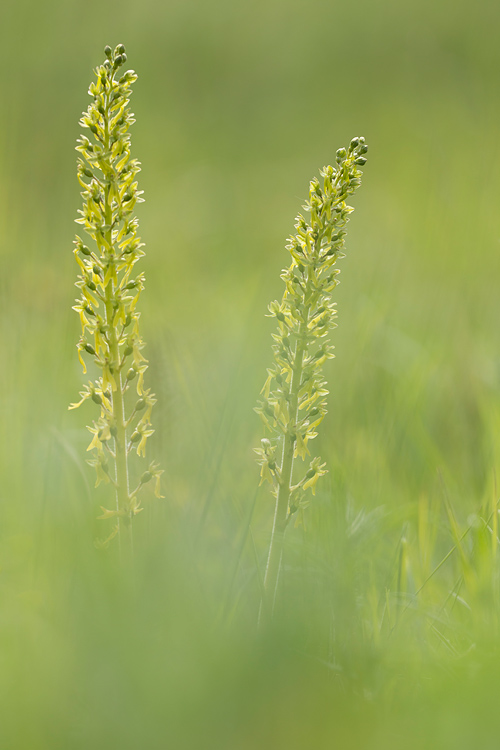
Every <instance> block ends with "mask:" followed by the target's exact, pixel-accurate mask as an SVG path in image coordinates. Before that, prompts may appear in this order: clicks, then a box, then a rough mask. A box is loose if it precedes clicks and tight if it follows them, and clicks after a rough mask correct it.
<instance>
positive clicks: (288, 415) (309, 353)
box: [255, 138, 368, 614]
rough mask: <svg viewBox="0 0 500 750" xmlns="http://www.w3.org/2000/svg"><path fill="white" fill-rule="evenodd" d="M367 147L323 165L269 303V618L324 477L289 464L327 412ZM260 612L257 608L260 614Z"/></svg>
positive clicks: (264, 403)
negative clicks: (347, 244) (272, 324)
mask: <svg viewBox="0 0 500 750" xmlns="http://www.w3.org/2000/svg"><path fill="white" fill-rule="evenodd" d="M367 151H368V146H367V145H366V144H365V139H364V138H353V140H352V141H351V143H350V145H349V147H348V148H347V149H345V148H341V149H339V150H338V151H337V165H336V167H335V168H334V167H325V168H324V169H323V170H322V172H321V177H322V178H323V179H322V182H320V181H319V180H318V179H317V178H315V179H313V180H312V182H311V183H310V187H309V200H308V201H307V203H306V205H305V206H304V209H305V211H307V212H308V214H309V217H308V219H306V218H305V217H304V216H302V215H301V214H299V215H298V216H297V219H296V222H297V223H296V224H295V228H296V230H297V231H296V234H295V235H293V236H292V237H290V238H289V240H288V244H287V246H286V247H287V249H288V250H289V252H290V254H291V256H292V262H291V265H290V266H289V268H287V269H286V270H285V271H283V273H282V274H281V278H282V279H283V281H284V282H285V292H284V294H283V299H282V300H281V302H277V301H275V302H271V304H270V305H269V313H270V317H274V318H276V320H277V323H278V330H277V332H276V333H274V334H273V339H274V344H273V347H272V348H273V352H274V364H273V366H272V367H271V368H270V369H269V370H268V371H267V372H268V377H267V380H266V382H265V384H264V387H263V389H262V392H261V395H262V400H261V401H260V402H259V405H258V407H256V409H255V411H256V412H257V413H258V414H259V415H260V416H261V418H262V421H263V422H264V425H265V427H266V428H267V429H268V430H269V432H270V433H271V439H268V438H264V439H263V440H262V441H261V447H260V448H257V449H256V453H257V454H258V462H259V464H260V466H261V484H262V482H265V481H267V482H269V484H270V485H271V491H272V493H273V495H274V496H275V498H276V508H275V515H274V524H273V531H272V536H271V545H270V548H269V557H268V562H267V568H266V575H265V580H264V592H265V601H264V603H263V604H264V610H266V612H267V614H271V613H272V609H273V607H274V599H275V595H276V588H277V583H278V577H279V570H280V565H281V555H282V550H283V537H284V534H285V529H286V527H287V524H288V522H289V520H290V518H291V517H292V516H293V515H294V514H295V513H300V514H301V513H302V511H303V509H304V508H305V507H306V506H307V505H308V504H309V502H310V500H309V497H308V492H307V491H308V490H309V489H310V490H311V492H312V494H313V495H314V493H315V491H316V482H317V481H318V479H319V477H321V476H322V475H323V474H326V471H325V464H322V463H321V460H320V459H319V458H313V459H312V461H311V462H310V464H309V467H308V468H306V467H304V468H303V469H302V470H301V472H300V473H301V474H302V476H301V478H297V477H296V478H295V481H292V478H293V476H294V474H295V473H299V472H294V459H296V458H301V459H302V460H306V457H307V456H308V455H309V443H310V441H311V440H313V439H314V438H315V437H316V436H317V434H318V433H317V428H318V425H319V424H320V423H321V421H322V420H323V417H324V416H325V414H326V396H327V395H328V391H327V389H326V382H325V380H324V378H323V375H322V367H323V364H324V363H325V361H326V360H327V359H330V358H331V357H333V356H334V355H333V346H331V344H330V343H329V341H328V339H327V338H326V337H327V335H328V333H329V331H330V329H332V328H334V327H336V323H335V322H334V319H335V317H336V309H335V303H334V302H332V300H331V295H332V292H333V290H334V288H335V287H336V285H337V284H338V283H339V282H338V278H337V274H338V273H339V270H338V269H336V268H335V264H336V262H337V260H338V259H339V258H343V257H344V253H343V249H344V238H345V235H346V231H345V227H346V225H347V222H348V221H349V214H350V213H351V212H352V211H353V210H354V209H353V208H351V207H350V206H348V205H347V203H346V200H347V199H348V196H349V195H351V194H352V193H354V192H355V190H357V188H358V187H359V186H360V184H361V174H362V172H361V170H360V169H359V167H362V166H363V165H364V164H365V163H366V157H365V154H366V152H367ZM261 613H262V609H261Z"/></svg>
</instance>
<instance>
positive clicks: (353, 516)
mask: <svg viewBox="0 0 500 750" xmlns="http://www.w3.org/2000/svg"><path fill="white" fill-rule="evenodd" d="M499 27H500V6H498V5H497V4H495V3H492V2H488V1H487V0H477V1H476V2H475V3H473V4H471V3H470V2H465V1H464V0H454V1H453V2H448V1H447V0H432V1H431V0H419V2H416V1H414V0H410V1H409V2H405V1H403V2H395V0H380V2H377V3H374V2H369V0H358V2H357V3H347V2H342V3H341V2H336V1H334V0H307V2H306V0H296V1H293V0H288V1H286V0H266V1H265V2H263V0H254V1H253V2H248V1H247V0H242V1H241V2H229V1H228V0H207V1H206V2H202V0H167V1H166V2H158V0H141V2H140V3H139V2H132V0H122V2H121V3H113V2H110V1H109V0H102V1H101V2H99V3H98V2H95V0H87V2H85V3H81V2H75V1H74V0H47V1H46V2H44V3H35V2H33V1H32V0H17V2H14V1H13V0H5V2H4V3H3V4H2V7H1V9H0V60H1V68H0V69H1V71H2V76H1V84H0V86H1V92H2V96H1V102H2V105H1V110H0V111H1V117H0V257H1V267H0V321H1V322H0V325H1V365H0V414H1V418H2V419H1V421H2V429H1V430H0V469H1V483H0V713H1V714H2V716H1V722H0V745H1V747H2V748H6V749H7V748H13V749H15V750H17V749H18V748H19V749H21V748H22V749H23V750H24V749H26V750H49V749H50V750H59V748H60V750H73V748H75V750H76V749H78V750H89V748H93V750H98V749H99V748H120V750H129V749H130V750H135V749H137V748H145V749H147V750H156V749H157V748H158V750H160V749H162V750H163V748H173V749H174V748H175V750H177V748H179V749H180V750H183V749H184V748H189V749H191V748H196V749H198V748H200V749H201V748H203V750H206V749H209V748H214V750H226V748H227V750H253V748H256V747H262V748H266V749H267V748H313V747H314V748H333V747H339V748H346V749H350V748H353V750H354V749H356V750H357V749H358V748H366V750H372V749H373V750H375V749H378V748H393V747H394V748H400V747H401V746H402V744H403V743H404V746H405V747H408V748H422V747H429V748H430V747H436V748H448V747H450V748H451V747H453V748H462V747H463V748H465V747H467V748H468V747H474V746H476V747H482V748H484V749H485V750H486V749H487V748H496V747H497V746H498V745H497V742H498V740H497V739H496V737H497V736H498V734H497V732H498V729H500V727H497V726H496V724H497V722H498V719H497V717H498V710H497V697H496V696H497V695H498V688H499V687H500V684H499V679H498V676H497V674H498V669H497V668H498V666H499V665H500V660H499V659H498V657H497V655H496V652H495V648H496V644H495V641H496V631H495V628H496V619H495V616H496V600H495V597H494V595H493V593H492V590H491V588H488V586H487V585H484V586H483V585H482V584H481V585H476V586H472V585H471V587H470V588H469V589H467V592H468V594H470V596H469V595H468V594H467V595H466V594H465V593H464V592H463V590H460V591H459V589H460V586H457V585H456V580H455V577H456V576H458V583H459V584H460V578H462V579H463V578H464V574H463V571H464V570H465V571H466V572H467V571H468V568H467V567H466V566H465V563H464V567H463V568H462V572H460V571H458V572H457V570H456V569H454V568H452V567H450V566H451V565H452V563H453V555H451V556H450V559H449V561H447V562H446V563H445V564H443V565H442V566H441V568H440V569H439V571H438V572H437V574H436V575H435V576H434V577H433V579H432V584H433V586H434V588H433V589H432V591H430V593H429V596H428V601H426V602H424V603H421V604H420V603H419V604H418V606H417V599H416V597H415V596H414V594H415V591H416V590H417V589H418V588H419V586H420V585H421V584H422V583H424V582H425V580H426V576H427V575H428V574H429V572H430V571H432V570H433V569H434V567H435V566H436V565H437V564H439V561H440V560H441V559H443V558H444V557H445V555H446V554H447V551H448V550H449V549H450V548H451V547H452V545H453V533H452V532H453V528H452V529H451V531H450V517H453V518H454V519H456V521H457V524H459V525H460V528H461V529H464V528H469V527H473V526H474V519H476V518H481V517H482V516H481V512H482V511H481V508H483V507H485V506H487V505H488V503H490V504H491V503H492V502H493V503H494V502H495V498H496V479H495V469H496V467H497V466H498V458H499V448H500V445H499V435H500V410H499V403H500V391H499V374H500V372H499V370H500V359H499V355H500V340H499V327H498V319H499V316H498V312H499V304H500V303H499V293H498V288H499V282H498V280H499V278H500V255H499V251H500V227H499V215H498V205H499V196H500V150H499V146H498V142H499V141H498V123H499V119H500V102H499V94H498V91H499V87H498V75H499V66H500V48H499V45H498V33H499ZM120 42H123V43H124V44H125V46H126V48H127V54H128V63H127V67H132V68H134V69H135V70H136V71H137V72H138V74H139V80H138V82H137V83H136V85H135V93H134V98H133V110H134V111H135V114H136V118H137V123H136V124H135V125H134V127H133V131H132V143H133V155H134V156H135V157H137V158H138V159H140V161H141V162H142V165H143V168H142V172H141V175H140V187H141V188H142V189H143V190H144V191H145V197H146V203H144V204H142V205H141V206H139V211H138V216H139V220H140V225H141V235H142V237H143V239H144V241H145V242H146V252H147V255H146V257H145V258H144V260H143V261H142V270H144V272H145V274H146V279H147V288H146V291H145V293H144V294H143V295H142V298H141V311H142V321H141V324H142V331H143V335H144V338H145V340H146V342H147V344H148V346H147V356H148V358H149V360H150V369H149V371H148V375H149V384H150V385H151V386H152V388H153V390H154V391H155V392H156V394H157V396H158V405H157V408H156V411H155V414H154V420H153V422H154V424H153V426H154V427H155V429H156V433H155V435H154V437H153V438H152V439H151V441H150V446H151V447H150V450H151V456H152V457H154V458H156V459H157V460H159V461H160V462H161V464H162V466H163V468H164V469H165V474H164V479H165V481H164V494H165V499H164V500H156V499H154V498H153V497H151V498H150V499H147V501H146V509H145V511H144V513H142V514H141V515H140V516H138V518H137V521H136V524H135V561H134V563H133V565H132V564H130V562H128V563H124V562H123V561H122V562H120V559H119V554H118V551H117V547H116V546H114V547H111V548H110V549H109V550H108V552H107V553H104V552H102V551H99V550H97V549H96V548H95V547H94V540H95V538H96V537H102V536H106V535H107V533H109V527H108V526H106V523H105V522H103V521H96V516H97V515H98V512H99V506H100V505H101V504H103V505H106V504H107V502H108V495H107V490H106V488H104V489H102V488H99V490H98V491H94V489H93V483H94V477H93V474H92V470H91V468H90V467H88V466H87V465H86V463H85V458H86V455H85V448H86V446H87V443H88V433H87V431H86V429H85V425H86V424H87V423H89V422H90V421H91V420H92V418H93V417H94V416H95V415H94V413H93V411H92V406H91V405H89V404H88V403H87V404H85V406H84V407H82V409H80V410H79V411H77V412H69V413H68V412H67V405H68V404H69V403H70V402H71V401H74V400H75V398H76V396H77V393H78V391H79V390H80V388H81V385H82V382H83V376H82V374H81V371H80V366H79V364H78V361H77V357H76V349H75V345H76V342H77V340H78V335H79V323H78V318H77V316H76V315H75V313H73V312H72V311H71V305H72V304H73V299H74V297H75V292H76V290H75V288H74V286H73V284H74V282H75V280H76V275H77V266H76V264H75V262H74V258H73V255H72V252H71V251H72V241H73V239H74V234H75V229H76V227H75V225H74V219H75V218H76V211H77V209H78V208H79V204H80V197H79V187H78V184H77V180H76V170H75V164H76V153H75V151H74V146H75V142H76V138H77V136H78V135H79V133H80V128H79V126H78V119H79V117H80V114H81V112H82V110H84V109H86V107H87V105H88V96H87V88H88V85H89V83H90V81H91V79H92V76H93V73H92V70H93V68H94V67H95V66H96V65H97V64H98V63H99V62H101V61H102V59H103V52H102V50H103V48H104V45H105V44H110V45H112V46H114V45H116V44H118V43H120ZM354 135H364V136H365V138H366V140H367V143H368V144H369V149H370V150H369V153H368V156H369V161H368V164H367V165H366V168H365V174H364V180H363V186H362V188H361V189H360V190H359V192H358V193H357V194H356V196H355V198H354V199H353V204H354V205H355V209H356V211H355V213H354V214H353V217H352V221H351V224H350V228H349V234H348V238H347V257H346V258H345V259H344V260H342V262H341V270H342V273H341V281H342V284H341V286H340V287H338V289H337V290H336V298H337V301H338V307H339V319H338V322H339V327H338V329H336V331H335V332H334V343H335V346H336V353H337V358H336V359H335V360H333V361H332V362H331V363H329V364H328V368H327V377H328V380H329V383H330V386H331V388H330V390H331V394H330V397H329V414H328V416H327V418H326V419H325V421H324V423H323V425H322V429H321V435H320V437H319V438H318V439H317V440H316V441H315V442H316V443H317V445H315V446H314V449H315V450H316V451H318V452H320V453H321V455H322V457H323V459H324V460H326V461H327V463H328V468H329V474H328V476H327V477H326V478H324V479H323V480H322V483H321V486H318V493H317V496H316V499H315V500H314V503H313V504H312V505H311V508H310V509H309V510H308V511H307V513H306V525H305V528H304V527H298V528H290V530H289V532H288V538H287V544H286V550H285V560H284V569H283V573H282V579H281V591H280V595H279V599H278V603H277V614H276V619H275V621H274V622H273V624H272V625H269V626H267V627H266V628H264V630H263V631H261V632H260V633H257V632H256V620H257V612H258V608H259V600H260V583H259V581H260V577H261V576H262V572H263V569H264V565H265V559H266V551H267V546H268V543H269V537H270V531H271V522H272V514H273V503H272V499H271V497H270V496H269V494H268V492H267V489H266V488H265V487H262V488H260V489H258V488H257V484H258V469H257V467H256V464H255V462H254V455H253V448H254V447H255V446H256V445H257V444H258V441H259V439H260V437H261V436H262V430H261V425H260V423H259V419H258V417H257V416H256V415H255V414H254V413H253V411H252V408H253V406H254V405H255V402H256V399H257V397H258V393H259V390H260V388H261V385H262V383H263V381H264V379H265V368H266V367H267V366H269V365H270V362H271V349H270V344H271V338H270V334H271V331H272V321H270V320H269V319H268V318H266V317H265V313H266V307H267V304H268V302H269V301H270V300H271V299H275V298H278V297H280V296H281V294H282V282H281V280H280V279H279V273H280V270H281V269H282V268H283V267H284V266H285V265H286V264H287V263H288V257H287V253H286V251H285V249H284V245H285V239H286V237H287V235H288V234H290V232H292V231H293V219H294V216H295V215H296V213H297V212H298V211H299V210H300V206H301V204H302V203H303V201H304V198H305V197H306V194H307V189H308V182H309V180H310V179H311V178H312V177H313V176H314V175H315V174H317V172H318V169H319V168H320V167H322V166H323V165H324V164H326V163H330V162H331V161H332V160H334V154H335V150H336V149H337V148H338V147H340V146H342V145H347V143H348V142H349V140H350V139H351V138H352V137H353V136H354ZM450 507H452V509H453V510H452V511H451V515H450ZM492 507H494V505H493V506H492ZM446 509H448V512H447V511H446ZM483 515H484V513H483ZM486 515H488V514H486ZM471 518H472V521H471V520H470V519H471ZM488 518H489V520H491V514H490V516H488ZM425 519H430V520H428V523H427V525H426V521H425ZM446 519H448V520H447V521H446ZM451 526H453V524H451ZM476 526H477V524H476ZM424 527H425V528H424ZM474 528H475V526H474ZM425 529H427V531H425ZM495 532H496V529H495ZM478 544H479V543H478V541H477V539H476V542H475V546H474V545H473V546H472V547H471V548H467V550H465V551H463V554H461V558H463V559H465V558H464V555H473V553H474V550H477V549H478V548H479V547H478ZM487 544H489V542H488V543H487ZM408 549H409V550H410V551H409V552H407V551H406V550H408ZM494 549H495V545H494V544H493V546H492V550H493V551H492V555H494ZM458 551H459V550H455V553H454V557H455V558H458V557H459V555H458ZM471 559H472V557H470V558H467V565H468V564H469V562H470V560H471ZM493 562H494V561H493ZM483 568H484V570H486V573H485V574H484V575H488V576H489V575H490V574H492V572H494V571H493V565H489V564H486V563H485V565H484V566H483ZM484 570H483V573H484ZM476 574H477V575H476ZM474 575H476V578H475V579H474V580H475V581H476V583H477V580H478V576H479V578H481V574H480V573H479V574H478V573H477V571H476V573H475V574H474ZM403 578H405V581H403V580H402V579H403ZM465 578H466V579H467V575H466V576H465ZM481 581H482V579H481ZM481 581H480V583H481ZM466 583H467V580H466ZM483 583H484V581H483ZM428 590H429V587H427V588H426V589H425V591H428ZM471 592H472V593H471ZM403 594H404V595H405V596H406V597H407V598H403V601H404V603H405V604H404V606H403V607H402V606H401V601H402V595H403ZM450 597H451V600H452V601H453V603H455V602H456V606H455V607H454V609H453V610H449V609H448V610H446V608H445V607H446V606H448V604H449V602H450ZM474 597H475V598H474ZM472 599H474V602H472ZM395 612H396V614H394V613H395ZM461 613H463V614H461Z"/></svg>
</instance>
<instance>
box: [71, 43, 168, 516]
mask: <svg viewBox="0 0 500 750" xmlns="http://www.w3.org/2000/svg"><path fill="white" fill-rule="evenodd" d="M104 52H105V55H106V60H105V61H104V63H103V64H102V65H101V66H100V67H98V68H97V70H96V76H97V81H96V82H94V83H91V85H90V88H89V94H90V96H91V97H92V102H91V104H90V105H89V107H88V110H87V112H84V113H83V116H82V118H81V120H80V125H81V126H82V127H84V128H87V129H88V130H89V131H90V134H91V136H90V138H88V137H86V136H85V135H82V136H80V138H79V140H78V146H77V151H79V153H80V155H81V156H80V157H79V159H78V180H79V182H80V184H81V186H82V188H83V192H82V193H81V195H82V198H83V209H82V210H80V211H79V214H80V218H79V219H77V220H76V221H77V223H79V224H81V225H82V226H83V227H84V228H85V231H86V233H87V234H88V235H89V237H90V240H91V242H89V244H90V245H91V247H87V245H85V244H84V242H83V240H82V239H81V238H80V237H78V236H77V238H76V241H75V251H74V253H75V257H76V260H77V263H78V265H79V266H80V276H79V278H78V281H77V283H76V286H77V287H78V288H79V290H80V295H81V296H80V298H79V299H78V300H77V302H76V305H75V306H74V308H73V309H74V310H76V312H77V313H78V314H79V316H80V321H81V326H82V335H81V338H80V341H79V343H78V347H77V348H78V357H79V359H80V362H81V363H82V366H83V370H84V372H86V371H87V369H86V364H85V360H84V357H86V356H90V357H91V358H92V359H93V361H94V363H95V365H96V366H97V368H98V369H99V371H100V375H99V377H98V378H97V379H96V380H95V381H94V382H89V383H88V385H87V386H85V388H84V390H83V391H82V392H81V393H80V396H81V400H80V401H79V402H78V403H76V404H72V405H71V407H70V408H76V407H78V406H80V404H81V403H82V402H83V401H85V400H86V399H91V400H92V401H93V402H94V403H96V404H97V405H98V406H99V407H100V416H99V418H98V419H97V420H96V421H95V422H94V424H93V426H92V427H89V430H90V432H91V433H92V436H93V437H92V441H91V443H90V445H89V448H88V450H93V452H94V457H93V458H92V460H91V461H89V463H91V464H92V465H93V466H94V467H95V469H96V472H97V485H98V484H99V483H100V482H102V481H104V482H110V483H111V484H113V485H114V486H115V488H116V499H117V503H116V508H115V509H113V510H105V509H103V510H104V514H103V516H101V518H116V519H117V521H118V523H119V519H120V518H124V519H130V518H131V517H133V516H134V515H135V514H137V513H139V512H140V510H141V507H140V503H139V500H138V498H137V495H138V491H139V490H140V489H141V487H142V486H143V485H144V484H146V483H147V482H149V481H150V480H151V479H152V478H155V480H156V481H155V488H156V494H157V496H161V495H160V487H159V478H160V475H161V473H162V472H161V470H160V469H159V468H158V466H157V464H155V463H152V464H151V465H150V466H149V468H148V470H147V472H145V473H144V474H143V475H142V477H141V479H140V481H139V483H138V486H137V487H136V489H134V490H133V491H130V489H129V476H128V455H129V453H130V452H131V451H132V450H133V449H134V450H135V451H136V452H137V454H138V455H139V456H141V455H142V456H144V455H145V446H146V440H147V438H148V437H149V436H150V435H152V433H153V430H152V429H151V423H150V419H151V410H152V408H153V405H154V404H155V403H156V399H155V398H154V394H152V393H151V392H150V390H149V389H146V388H145V387H144V373H145V371H146V369H147V366H148V364H147V360H146V359H145V357H144V356H143V354H142V349H143V347H144V342H143V340H142V338H141V336H140V333H139V316H140V313H138V312H137V302H138V300H139V296H140V293H141V291H142V290H143V288H144V275H143V274H142V273H139V274H138V275H134V271H135V268H134V267H135V264H136V263H137V261H138V260H139V259H140V258H141V257H142V256H143V255H144V251H143V250H142V247H143V243H142V242H141V240H140V237H139V236H138V234H137V232H138V221H137V218H136V217H135V216H134V215H133V214H134V208H135V205H136V204H137V203H140V202H142V200H143V199H142V198H141V194H142V191H140V190H139V189H138V184H137V181H136V175H137V173H138V172H139V171H140V164H139V162H138V161H137V160H136V159H132V158H131V156H130V134H129V132H128V130H129V127H130V125H132V123H134V122H135V120H134V116H133V114H132V113H131V111H130V108H129V102H130V94H131V87H132V84H133V83H134V82H135V81H136V79H137V76H136V74H135V73H134V71H132V70H128V71H126V72H125V73H124V74H123V75H119V73H118V70H119V68H121V66H122V65H123V64H124V63H125V61H126V59H127V56H126V54H125V48H124V46H123V45H122V44H119V45H118V46H117V47H116V49H115V50H114V51H112V50H111V48H110V47H106V48H105V50H104ZM133 390H135V391H136V396H135V398H133V397H132V391H133ZM128 391H130V393H129V394H127V392H128ZM129 402H130V403H129ZM127 410H128V411H129V415H128V416H126V413H127ZM97 485H96V486H97Z"/></svg>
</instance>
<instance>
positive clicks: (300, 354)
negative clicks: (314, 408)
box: [259, 310, 308, 620]
mask: <svg viewBox="0 0 500 750" xmlns="http://www.w3.org/2000/svg"><path fill="white" fill-rule="evenodd" d="M307 319H308V310H307V311H306V314H305V322H303V323H302V325H301V330H300V334H299V339H298V342H297V348H296V352H295V362H294V366H293V370H292V379H291V383H290V419H289V423H288V429H287V431H286V433H285V438H284V441H283V455H282V460H281V469H280V481H279V485H278V495H277V497H276V507H275V511H274V522H273V530H272V534H271V544H270V546H269V556H268V559H267V567H266V575H265V578H264V602H263V608H264V609H265V610H266V616H267V617H271V616H272V614H273V610H274V603H275V600H276V592H277V589H278V580H279V574H280V568H281V558H282V556H283V543H284V539H285V530H286V525H287V522H288V506H289V502H290V493H291V486H292V474H293V454H294V452H295V442H296V435H295V430H296V425H297V412H298V406H299V390H300V384H301V381H302V363H303V360H304V353H305V343H304V333H305V329H306V328H307ZM263 608H262V607H261V613H260V615H259V620H261V618H262V612H263Z"/></svg>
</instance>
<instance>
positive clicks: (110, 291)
mask: <svg viewBox="0 0 500 750" xmlns="http://www.w3.org/2000/svg"><path fill="white" fill-rule="evenodd" d="M108 123H109V95H108V101H107V107H106V123H105V144H104V147H105V150H106V151H109V148H110V143H109V126H108ZM110 194H111V191H110V186H109V183H108V185H107V186H106V189H105V220H106V224H107V225H108V226H109V227H110V229H109V230H108V232H107V234H106V241H107V242H108V244H109V247H110V261H111V262H112V263H114V261H115V249H114V245H113V231H112V228H111V226H112V223H113V212H112V209H111V202H110V200H111V199H110ZM115 294H116V289H115V287H114V280H113V278H111V279H110V280H109V282H108V284H107V286H106V301H105V306H106V323H107V329H108V342H109V357H110V366H112V367H113V372H112V375H113V378H114V380H115V383H116V390H114V391H112V394H111V405H112V410H113V426H114V428H115V433H114V439H115V481H116V510H117V511H118V512H120V511H122V510H124V509H126V508H128V505H129V501H130V491H129V479H128V476H129V475H128V450H127V432H126V427H127V423H126V419H125V403H124V398H123V396H124V393H123V385H124V384H123V380H122V368H121V366H120V348H119V339H118V336H117V331H116V326H115V325H114V322H113V319H114V316H115V308H114V306H113V301H114V299H115ZM117 519H118V529H119V530H120V516H117Z"/></svg>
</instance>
